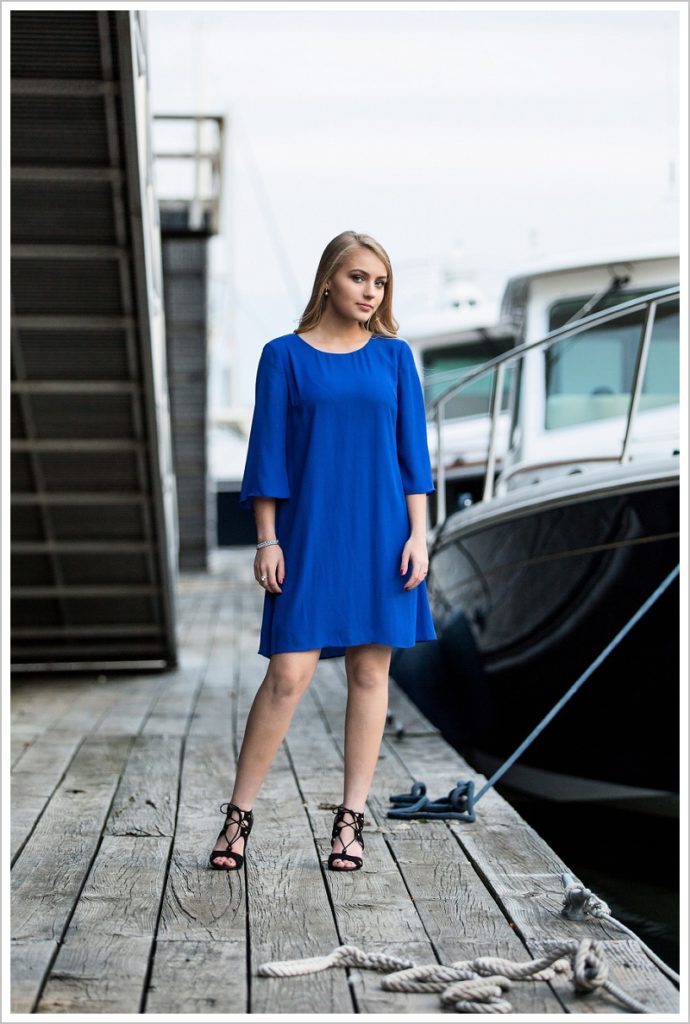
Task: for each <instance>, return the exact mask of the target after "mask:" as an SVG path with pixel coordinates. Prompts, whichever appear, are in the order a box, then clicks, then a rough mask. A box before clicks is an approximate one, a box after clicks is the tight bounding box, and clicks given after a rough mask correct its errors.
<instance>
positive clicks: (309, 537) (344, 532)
mask: <svg viewBox="0 0 690 1024" xmlns="http://www.w3.org/2000/svg"><path fill="white" fill-rule="evenodd" d="M435 489H436V488H435V487H434V483H433V480H432V475H431V461H430V458H429V449H428V445H427V434H426V417H425V411H424V398H423V394H422V388H421V384H420V380H419V376H418V374H417V368H416V365H415V362H414V356H413V354H412V349H411V348H410V346H409V345H408V343H407V342H406V341H404V340H403V339H401V338H388V337H385V336H383V335H376V334H375V335H372V337H371V338H370V339H369V340H368V341H367V342H366V343H365V345H364V346H362V347H360V348H359V349H356V350H355V351H353V352H325V351H322V350H320V349H317V348H315V347H314V346H313V345H311V344H310V343H309V342H308V341H305V340H304V338H301V337H300V336H299V335H298V334H295V333H290V334H283V335H281V336H280V337H278V338H273V339H272V340H271V341H269V342H267V343H266V344H265V345H264V347H263V350H262V352H261V358H260V360H259V365H258V369H257V375H256V404H255V407H254V414H253V419H252V426H251V431H250V435H249V444H248V448H247V458H246V465H245V470H244V475H243V479H242V488H241V491H240V506H241V507H242V508H244V509H248V510H249V511H252V510H253V498H254V497H264V498H276V499H277V500H276V520H275V522H276V534H275V535H276V537H277V538H278V540H279V541H280V546H281V548H282V550H283V554H284V557H285V582H284V583H283V584H282V585H281V590H282V593H280V594H273V593H270V592H269V591H266V592H265V595H264V607H263V619H262V623H261V637H260V642H259V650H258V653H259V654H262V655H264V657H267V658H270V657H271V655H273V654H277V653H280V652H284V651H306V650H314V649H316V648H321V654H320V658H335V657H341V656H342V655H344V653H345V648H346V647H350V646H353V645H357V644H389V645H390V646H392V647H412V646H413V645H414V644H416V643H418V642H420V641H425V640H435V639H436V632H435V630H434V625H433V621H432V618H431V610H430V608H429V599H428V596H427V589H426V580H423V581H422V582H421V583H420V584H419V585H418V586H417V587H414V588H413V589H412V590H403V585H404V584H405V583H406V582H407V580H408V579H409V578H410V576H411V575H412V563H411V561H410V563H409V565H408V569H407V573H406V574H405V575H404V576H402V575H401V573H400V565H401V561H402V550H403V547H404V545H405V541H406V540H407V538H408V537H409V535H410V523H409V517H408V511H407V503H406V501H405V495H406V494H422V493H423V494H431V493H433V492H434V491H435Z"/></svg>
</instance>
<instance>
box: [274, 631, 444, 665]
mask: <svg viewBox="0 0 690 1024" xmlns="http://www.w3.org/2000/svg"><path fill="white" fill-rule="evenodd" d="M434 640H438V637H437V636H425V637H419V639H417V640H414V641H413V642H412V643H411V644H390V643H389V644H386V643H385V641H381V640H360V641H359V643H348V644H321V645H319V644H313V645H312V646H310V647H290V648H287V649H286V650H284V651H271V653H270V654H266V653H265V652H264V651H262V650H261V648H259V650H258V651H257V654H260V655H261V657H262V658H271V657H273V655H274V654H300V653H301V652H303V651H316V650H320V651H321V655H320V657H319V660H320V661H321V660H325V659H326V658H343V657H344V656H345V651H346V650H347V648H348V647H361V646H362V645H363V644H380V645H381V646H384V647H392V648H393V650H407V649H409V648H410V647H415V646H416V645H417V644H425V643H427V644H428V643H431V642H432V641H434ZM325 650H326V651H335V652H342V653H334V654H326V655H324V654H323V652H324V651H325Z"/></svg>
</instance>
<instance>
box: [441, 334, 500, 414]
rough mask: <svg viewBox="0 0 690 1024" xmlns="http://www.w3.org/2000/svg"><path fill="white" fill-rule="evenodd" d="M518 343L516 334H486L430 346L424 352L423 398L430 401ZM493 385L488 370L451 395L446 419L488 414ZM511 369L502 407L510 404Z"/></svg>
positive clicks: (491, 375)
mask: <svg viewBox="0 0 690 1024" xmlns="http://www.w3.org/2000/svg"><path fill="white" fill-rule="evenodd" d="M514 345H515V337H514V336H513V335H506V336H505V337H498V338H483V339H481V340H477V341H470V342H467V341H463V342H458V344H457V345H443V346H439V347H438V348H429V349H426V350H425V351H424V352H423V353H422V372H423V380H422V383H423V386H424V400H425V402H426V404H427V405H428V403H429V402H431V401H433V399H434V398H436V396H437V395H440V394H442V393H443V392H444V391H447V390H448V388H449V387H451V385H452V384H454V383H455V382H456V381H458V380H459V379H460V378H461V377H462V375H463V374H464V373H467V372H468V371H469V370H473V369H474V368H475V367H477V366H481V365H482V364H483V363H486V362H488V361H489V360H490V359H495V357H496V356H498V355H501V353H502V352H507V351H508V350H509V349H511V348H513V346H514ZM492 389H493V374H490V373H487V374H484V375H482V376H481V377H479V378H478V379H477V380H475V381H473V382H472V383H471V384H468V385H467V387H465V388H463V390H462V391H461V392H460V393H459V394H458V395H456V396H455V397H454V398H450V399H449V400H448V402H447V404H446V409H445V416H444V418H445V419H459V418H462V417H465V416H486V415H487V414H488V413H489V410H490V403H491V395H492ZM509 391H510V371H509V372H508V373H507V374H506V379H505V386H504V388H503V400H502V402H501V408H502V409H506V408H507V406H508V397H509Z"/></svg>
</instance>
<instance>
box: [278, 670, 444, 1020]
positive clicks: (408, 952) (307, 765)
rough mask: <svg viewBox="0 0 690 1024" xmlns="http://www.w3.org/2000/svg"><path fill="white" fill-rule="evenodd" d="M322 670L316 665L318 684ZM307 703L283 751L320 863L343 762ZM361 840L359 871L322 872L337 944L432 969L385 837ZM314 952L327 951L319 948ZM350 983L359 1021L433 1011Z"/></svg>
mask: <svg viewBox="0 0 690 1024" xmlns="http://www.w3.org/2000/svg"><path fill="white" fill-rule="evenodd" d="M326 668H327V666H325V665H319V666H318V668H317V673H316V674H317V676H319V677H320V675H321V674H322V670H323V669H326ZM313 685H314V684H312V686H313ZM309 697H310V692H308V693H307V695H306V698H307V699H303V701H302V703H301V704H300V706H299V707H298V709H297V712H296V713H295V717H294V718H293V721H292V724H291V726H290V730H289V733H288V737H287V740H286V745H287V747H288V750H289V753H290V758H291V761H292V763H293V765H294V768H295V771H296V773H297V777H298V780H299V785H300V789H301V791H302V794H303V796H304V798H305V800H306V803H307V810H308V813H309V817H310V819H311V822H312V828H313V829H314V834H315V835H316V837H317V838H316V842H317V847H318V850H319V854H320V857H321V860H322V862H323V863H325V862H326V861H327V860H328V855H329V853H330V851H331V844H330V832H331V829H332V827H333V814H332V811H331V810H329V805H331V806H337V804H338V803H340V801H341V800H342V784H343V762H342V757H341V756H340V755H339V749H338V742H337V741H336V740H334V737H333V736H331V735H330V734H329V733H328V731H327V727H326V721H325V719H324V717H323V716H322V715H320V714H316V715H315V714H314V710H315V708H314V704H313V702H312V701H311V700H309V699H308V698H309ZM343 699H344V697H343V695H342V694H341V700H343ZM338 761H339V763H338ZM336 764H337V770H336V767H335V766H336ZM324 804H325V805H326V806H325V807H324V806H323V805H324ZM364 840H365V844H366V859H365V864H364V867H363V868H362V869H361V870H360V871H355V872H351V871H340V872H334V871H328V870H326V871H325V878H326V884H327V885H328V889H329V892H330V899H331V901H332V904H333V908H334V912H335V918H336V924H337V928H338V934H339V935H340V939H341V942H343V943H347V944H351V945H355V946H358V947H359V948H360V949H366V950H367V951H377V952H386V953H389V954H390V955H393V956H401V957H408V958H409V959H411V960H413V961H415V962H424V963H430V962H432V961H434V960H435V959H436V958H435V955H434V952H433V948H432V946H431V943H430V942H429V939H428V936H427V934H426V932H425V930H424V926H423V924H422V922H421V920H420V918H419V915H418V914H417V912H416V909H415V907H414V905H413V903H412V901H411V900H410V898H409V895H408V893H407V891H406V889H405V884H404V880H403V879H402V878H401V876H400V872H399V871H398V868H397V865H396V864H395V861H394V860H393V858H392V857H391V854H390V850H389V849H388V847H387V845H386V843H385V842H384V840H383V837H382V836H381V835H380V834H379V833H378V832H376V831H374V830H371V829H368V830H366V831H365V835H364ZM319 952H321V953H327V952H330V949H328V948H321V950H320V951H319ZM340 970H342V969H340ZM350 975H351V983H352V988H353V995H354V998H355V1000H356V1005H357V1008H358V1011H359V1012H360V1013H417V1014H419V1013H431V1012H434V1011H437V1010H438V1000H437V998H436V997H434V996H433V995H431V994H429V993H424V994H421V993H393V992H384V991H383V990H382V989H381V987H380V983H379V978H378V977H377V974H376V972H371V971H360V970H356V969H351V970H350Z"/></svg>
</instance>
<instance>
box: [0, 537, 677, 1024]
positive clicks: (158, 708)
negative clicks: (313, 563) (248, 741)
mask: <svg viewBox="0 0 690 1024" xmlns="http://www.w3.org/2000/svg"><path fill="white" fill-rule="evenodd" d="M252 559H253V548H242V549H238V550H234V551H232V552H228V553H218V554H217V555H216V556H215V557H214V564H213V568H212V571H211V572H210V573H208V574H205V573H186V574H184V575H183V576H182V577H181V579H180V583H179V601H178V609H179V636H180V651H181V657H180V667H179V669H177V670H175V671H173V672H166V673H164V674H148V675H134V674H131V673H130V674H124V673H120V674H118V673H113V674H112V675H111V676H108V677H107V678H104V677H100V678H94V677H93V676H91V677H86V676H76V675H75V676H70V677H61V678H57V677H54V676H48V677H45V678H42V679H40V680H38V679H25V678H22V677H17V678H16V679H15V680H14V684H13V695H12V775H11V780H12V785H11V795H12V837H11V845H12V863H13V868H12V876H11V877H12V921H11V923H12V954H11V963H12V990H11V1004H12V1006H11V1008H12V1011H13V1012H14V1013H31V1012H39V1013H67V1014H76V1013H120V1014H124V1013H162V1014H180V1013H186V1014H191V1013H203V1014H213V1013H218V1014H231V1013H232V1014H243V1013H260V1014H269V1013H270V1014H284V1013H292V1014H299V1013H305V1014H332V1013H339V1014H353V1013H383V1014H403V1013H404V1014H408V1013H409V1014H417V1015H419V1014H437V1013H438V1014H440V1013H441V1004H440V1001H439V995H438V993H423V994H419V993H396V992H388V991H385V990H383V989H382V988H381V980H382V978H383V977H384V975H382V974H381V973H378V972H376V971H370V970H360V969H355V968H349V967H348V968H345V967H335V968H330V969H328V970H326V971H322V972H320V973H314V974H308V975H303V976H301V977H288V978H282V979H278V978H265V977H261V976H259V975H258V973H257V967H258V965H259V964H261V963H263V962H265V961H274V960H285V959H293V958H302V957H311V956H316V955H320V954H326V953H329V952H331V950H333V949H334V948H335V947H337V946H338V945H340V944H343V943H347V944H351V945H354V946H357V947H358V948H360V949H362V950H365V951H366V952H373V951H383V952H386V953H389V954H392V955H400V956H404V957H408V958H410V959H411V960H413V961H414V962H415V963H417V964H434V963H443V964H450V963H452V962H453V961H456V960H461V959H470V958H473V957H476V956H479V955H494V956H505V957H508V958H510V959H513V960H518V961H524V960H529V959H530V958H532V957H534V956H538V955H540V954H541V953H542V952H543V951H544V950H545V949H546V948H548V944H549V943H550V942H552V941H555V940H560V939H563V938H569V939H572V938H576V939H580V938H582V937H584V936H591V937H594V938H598V939H600V940H602V941H603V943H604V948H605V951H606V956H607V958H608V961H609V964H610V971H611V974H610V977H611V979H612V980H614V981H615V982H616V983H617V984H618V985H619V986H620V987H621V988H623V989H624V990H625V992H627V993H628V994H629V995H631V996H633V997H635V998H636V999H638V1000H640V1001H641V1002H643V1003H645V1004H646V1005H647V1006H648V1007H649V1009H650V1011H651V1012H654V1013H657V1014H659V1013H677V1012H678V990H677V989H676V987H675V986H674V985H673V984H672V982H671V981H669V980H668V979H667V978H666V976H665V975H664V974H663V973H662V972H661V971H660V970H659V969H658V968H657V967H655V966H654V965H653V964H652V963H651V961H650V960H649V959H648V958H647V957H646V955H645V954H644V953H643V951H642V950H641V948H640V947H639V945H638V943H637V942H635V941H633V940H631V939H629V938H628V937H627V936H625V935H624V934H623V933H621V932H619V931H617V930H616V929H614V928H612V927H610V926H608V927H607V926H605V925H602V924H601V923H599V922H595V921H593V920H588V921H586V922H582V923H580V922H571V921H567V920H566V919H565V918H563V917H562V916H561V914H560V910H561V907H562V904H563V893H562V888H561V881H560V875H561V872H562V871H567V870H569V869H568V867H567V866H566V865H564V864H563V862H562V861H561V860H560V859H559V858H558V856H557V855H556V854H555V853H554V852H553V850H551V849H550V848H549V846H547V844H546V843H545V842H544V841H543V840H542V839H541V838H540V837H539V836H538V835H537V834H536V833H535V832H534V831H533V829H532V828H530V826H529V825H528V824H527V823H526V822H525V821H524V820H523V819H522V818H521V817H520V816H519V815H518V814H517V813H516V811H515V810H514V809H513V808H512V807H511V806H509V804H508V803H506V801H505V800H503V799H502V798H501V797H500V796H499V795H498V794H497V793H495V792H493V791H491V792H489V793H488V794H487V795H486V797H484V798H483V799H482V801H481V802H480V804H479V805H478V807H477V820H476V822H475V823H473V824H469V823H466V822H459V821H398V820H393V819H389V818H387V817H386V813H387V811H388V809H389V808H390V803H389V799H388V798H389V794H391V793H402V792H405V791H407V790H408V789H409V787H410V785H411V783H412V782H413V781H414V780H415V779H423V780H424V781H425V782H426V783H427V787H428V793H429V795H430V796H432V797H438V796H441V795H444V794H445V793H447V792H449V791H450V789H452V788H453V786H454V785H455V784H456V782H457V780H458V779H460V778H463V779H470V778H472V779H475V781H476V784H477V786H479V785H481V783H482V781H483V780H482V778H481V776H478V775H476V773H474V772H472V771H471V770H470V769H469V767H468V766H467V765H466V764H465V762H464V761H463V760H462V758H461V757H460V756H459V755H458V754H457V753H456V752H455V751H454V750H453V749H452V748H451V747H450V746H448V744H446V743H445V741H444V740H443V739H442V738H441V737H440V736H439V734H438V732H437V730H435V729H434V728H433V727H432V726H431V725H430V724H429V722H428V721H427V720H426V719H425V718H423V717H422V716H421V715H420V714H419V712H418V711H417V710H416V709H415V708H414V707H413V705H411V704H410V703H409V701H407V699H406V698H405V697H404V695H403V694H402V693H401V692H400V691H399V689H398V688H397V687H396V685H395V684H394V682H393V681H392V680H391V696H390V710H391V712H393V714H394V716H395V718H396V719H398V720H400V721H401V722H403V723H404V725H405V734H404V736H403V737H402V738H401V739H398V738H396V736H395V732H394V730H391V734H390V735H388V734H387V735H386V737H385V738H384V742H383V747H382V752H381V757H380V760H379V764H378V767H377V771H376V775H375V778H374V784H373V787H372V792H371V795H370V800H369V803H368V808H367V814H366V816H367V823H368V824H367V827H366V829H365V840H366V849H365V866H364V869H363V870H361V871H356V872H340V873H336V872H330V871H327V870H325V869H324V861H325V860H326V858H327V856H328V853H329V851H330V843H329V835H330V829H331V827H332V823H333V815H332V812H331V807H332V806H334V805H336V804H337V803H339V801H340V800H341V798H342V790H341V786H342V764H343V754H342V733H343V722H344V710H345V693H346V691H345V677H344V662H343V659H335V660H327V661H325V662H321V663H320V664H319V666H318V668H317V672H316V676H315V678H314V681H313V683H312V685H311V686H310V688H309V690H308V691H307V693H306V695H305V696H304V698H303V700H302V702H301V704H300V706H299V708H298V710H297V712H296V715H295V717H294V719H293V722H292V724H291V727H290V731H289V733H288V736H287V739H286V741H285V743H284V744H283V746H282V747H281V750H280V751H279V754H278V756H277V758H276V760H275V762H274V765H273V767H272V769H271V771H270V774H269V776H268V778H267V780H266V782H265V784H264V786H263V789H262V791H261V794H260V796H259V799H258V800H257V802H256V804H255V825H254V831H253V833H252V837H251V840H250V843H249V846H248V857H247V873H246V875H245V873H244V871H239V872H231V873H227V874H226V873H225V872H220V871H212V870H209V869H208V854H209V851H210V850H211V848H212V846H213V844H214V842H215V839H216V836H217V833H218V830H219V829H220V828H221V826H222V824H223V815H222V814H221V813H220V811H219V809H218V808H219V804H220V803H221V802H223V801H225V800H228V799H229V797H230V792H231V782H232V777H233V764H234V760H235V758H236V755H237V751H238V748H239V742H240V741H241V737H242V730H243V724H244V721H245V717H246V715H247V712H248V710H249V707H250V704H251V700H252V697H253V694H254V692H255V691H256V688H257V687H258V685H259V684H260V682H261V680H262V679H263V676H264V674H265V671H266V667H267V665H268V662H267V661H266V659H264V658H262V657H260V656H259V655H257V653H256V650H257V647H258V634H259V622H260V612H261V602H262V599H263V592H262V591H261V590H259V588H258V586H257V585H256V583H255V581H254V578H253V573H252V568H251V567H252ZM571 874H572V872H571ZM582 883H583V884H584V885H586V884H587V879H582ZM508 998H509V999H510V1001H511V1003H512V1004H513V1007H514V1012H516V1013H530V1014H535V1013H536V1014H543V1013H614V1014H615V1013H624V1012H625V1011H624V1010H623V1008H622V1007H621V1006H620V1004H618V1003H617V1002H616V1001H615V1000H614V999H613V998H612V997H611V996H610V995H608V994H607V993H605V992H601V991H599V992H594V993H591V994H588V995H584V996H583V995H576V994H575V993H574V990H573V986H572V983H571V982H570V981H568V980H567V978H564V977H559V978H557V979H555V980H553V981H551V982H542V981H531V982H522V981H520V982H515V983H514V984H513V986H512V988H511V990H510V992H509V995H508Z"/></svg>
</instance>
